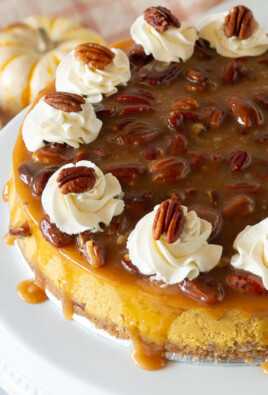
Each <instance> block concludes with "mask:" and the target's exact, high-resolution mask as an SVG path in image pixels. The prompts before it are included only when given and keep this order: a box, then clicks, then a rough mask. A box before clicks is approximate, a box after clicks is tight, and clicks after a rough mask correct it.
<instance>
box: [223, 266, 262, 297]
mask: <svg viewBox="0 0 268 395" xmlns="http://www.w3.org/2000/svg"><path fill="white" fill-rule="evenodd" d="M227 284H228V285H229V287H231V288H233V289H237V290H239V291H241V292H243V293H245V294H249V295H268V290H267V289H266V288H265V287H264V285H263V282H262V279H261V277H259V276H256V275H255V274H252V273H248V272H242V271H241V272H238V273H233V274H230V275H229V276H228V277H227Z"/></svg>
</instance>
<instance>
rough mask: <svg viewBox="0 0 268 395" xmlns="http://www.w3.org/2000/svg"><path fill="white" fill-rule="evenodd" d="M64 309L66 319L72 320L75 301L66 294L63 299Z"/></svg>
mask: <svg viewBox="0 0 268 395" xmlns="http://www.w3.org/2000/svg"><path fill="white" fill-rule="evenodd" d="M62 311H63V315H64V318H65V319H66V320H71V319H72V318H73V314H74V311H73V302H72V300H71V299H70V298H69V297H68V296H67V295H66V294H64V296H63V299H62Z"/></svg>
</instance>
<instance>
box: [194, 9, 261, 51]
mask: <svg viewBox="0 0 268 395" xmlns="http://www.w3.org/2000/svg"><path fill="white" fill-rule="evenodd" d="M197 27H198V29H199V35H200V37H201V38H203V39H205V40H207V41H209V43H210V46H211V47H212V48H216V51H217V52H218V53H219V54H220V55H222V56H226V57H230V58H236V57H239V56H258V55H261V54H263V53H264V52H265V51H266V50H267V49H268V37H267V34H266V32H265V30H264V28H263V27H261V26H260V24H259V23H258V22H257V21H256V20H255V19H254V17H253V14H252V12H251V11H250V10H249V9H248V8H246V7H244V6H237V7H234V8H232V9H231V10H230V11H229V13H228V12H221V13H218V14H214V15H209V16H207V17H206V18H204V19H203V20H202V21H201V22H200V23H199V24H198V26H197Z"/></svg>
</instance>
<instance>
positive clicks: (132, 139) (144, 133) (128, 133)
mask: <svg viewBox="0 0 268 395" xmlns="http://www.w3.org/2000/svg"><path fill="white" fill-rule="evenodd" d="M114 129H115V130H119V133H118V134H117V136H116V141H117V143H118V144H133V143H136V144H143V143H146V142H148V141H151V140H153V139H155V138H156V137H157V136H158V135H159V134H160V133H161V131H160V129H158V128H156V127H154V126H152V125H151V124H147V123H145V122H141V121H139V120H137V119H132V118H131V119H127V120H124V121H122V122H119V123H117V124H116V125H114Z"/></svg>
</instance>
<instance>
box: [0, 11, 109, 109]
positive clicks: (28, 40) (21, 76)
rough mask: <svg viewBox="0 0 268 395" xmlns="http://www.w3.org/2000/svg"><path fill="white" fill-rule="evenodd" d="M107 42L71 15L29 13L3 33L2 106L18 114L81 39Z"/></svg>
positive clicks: (0, 65) (0, 36) (0, 34)
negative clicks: (31, 14) (52, 15)
mask: <svg viewBox="0 0 268 395" xmlns="http://www.w3.org/2000/svg"><path fill="white" fill-rule="evenodd" d="M89 41H91V42H96V43H100V44H105V43H104V41H103V40H102V38H101V37H100V36H99V34H97V33H96V32H94V31H92V30H90V29H87V28H85V27H83V25H82V24H81V23H80V22H78V21H76V20H74V19H70V18H55V17H51V16H44V15H43V16H30V17H28V18H26V19H25V20H24V21H23V22H22V23H18V24H14V25H10V26H9V27H7V28H6V29H4V30H2V31H1V32H0V107H1V108H2V110H4V111H6V112H8V113H9V114H10V115H15V114H16V113H17V112H19V111H20V110H21V109H23V108H24V107H25V106H27V105H28V104H29V103H30V102H31V101H32V100H33V99H34V97H35V96H36V95H37V93H38V92H39V91H40V89H42V88H44V87H45V86H46V85H47V84H48V83H49V82H51V81H52V80H53V78H54V76H55V71H56V68H57V66H58V64H59V62H60V61H61V60H62V58H63V57H64V56H65V54H66V53H67V52H69V51H71V50H72V49H73V48H74V47H75V46H77V45H78V44H80V43H82V42H89Z"/></svg>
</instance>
